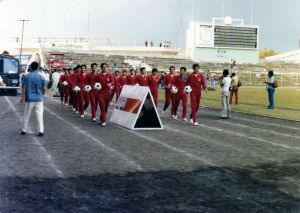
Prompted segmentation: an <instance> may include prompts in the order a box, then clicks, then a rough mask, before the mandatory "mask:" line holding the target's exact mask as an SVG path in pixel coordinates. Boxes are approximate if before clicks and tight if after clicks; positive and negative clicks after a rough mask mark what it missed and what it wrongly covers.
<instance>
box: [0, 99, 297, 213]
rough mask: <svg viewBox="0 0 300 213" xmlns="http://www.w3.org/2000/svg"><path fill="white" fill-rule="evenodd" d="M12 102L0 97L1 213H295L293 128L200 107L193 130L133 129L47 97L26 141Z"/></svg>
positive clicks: (185, 126)
mask: <svg viewBox="0 0 300 213" xmlns="http://www.w3.org/2000/svg"><path fill="white" fill-rule="evenodd" d="M18 101H19V97H14V96H0V107H1V111H0V119H1V122H0V212H1V213H3V212H205V213H206V212H285V213H289V212H293V213H294V212H295V213H296V212H300V157H299V156H300V134H299V129H300V123H299V122H294V121H288V120H280V119H274V118H267V117H261V116H254V115H248V114H242V113H232V119H231V120H220V119H219V117H218V116H219V115H220V112H219V110H215V109H210V108H205V107H201V108H200V111H199V113H198V119H199V121H200V126H199V127H195V126H193V125H191V124H189V123H185V122H183V121H181V120H179V119H178V120H174V119H171V118H169V114H168V115H167V114H164V115H162V117H161V118H162V122H163V125H164V127H165V130H163V131H135V132H134V131H130V130H127V129H125V128H122V127H119V126H117V125H114V124H112V123H108V125H107V127H105V128H103V127H100V126H99V124H98V123H93V122H91V117H90V116H89V115H87V116H86V117H85V118H84V119H82V118H80V117H79V115H76V114H75V113H74V112H72V110H71V108H67V107H65V106H61V105H60V103H59V101H58V99H56V98H54V100H49V99H47V98H46V99H45V104H44V106H45V109H44V110H45V111H44V122H45V136H44V137H42V138H41V137H37V136H36V134H37V133H36V130H35V129H34V128H33V127H34V126H36V125H35V119H31V121H30V129H29V131H28V134H27V136H25V137H24V136H21V135H20V134H19V133H20V127H21V121H20V119H21V117H22V115H23V106H21V105H20V104H18ZM162 105H163V103H162V102H160V103H159V112H161V107H162ZM112 110H113V106H111V107H110V109H109V113H108V117H110V114H111V112H112ZM88 111H89V109H88ZM3 112H7V113H6V114H4V113H3ZM98 113H99V110H98ZM179 115H181V108H180V109H179ZM98 116H99V115H98ZM98 116H97V117H98Z"/></svg>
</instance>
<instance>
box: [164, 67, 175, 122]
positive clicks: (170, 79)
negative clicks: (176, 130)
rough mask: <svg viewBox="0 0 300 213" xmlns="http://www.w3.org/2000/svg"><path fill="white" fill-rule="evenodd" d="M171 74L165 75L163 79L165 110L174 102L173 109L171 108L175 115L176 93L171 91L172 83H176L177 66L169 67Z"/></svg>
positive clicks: (172, 113)
mask: <svg viewBox="0 0 300 213" xmlns="http://www.w3.org/2000/svg"><path fill="white" fill-rule="evenodd" d="M169 70H170V74H167V75H165V77H164V80H163V85H164V87H165V105H164V108H163V111H166V110H167V109H168V107H169V105H170V102H171V103H172V109H171V116H172V118H173V117H174V106H175V94H174V93H171V89H172V88H171V85H173V83H174V79H175V78H174V77H175V75H174V73H175V67H174V66H171V67H170V68H169Z"/></svg>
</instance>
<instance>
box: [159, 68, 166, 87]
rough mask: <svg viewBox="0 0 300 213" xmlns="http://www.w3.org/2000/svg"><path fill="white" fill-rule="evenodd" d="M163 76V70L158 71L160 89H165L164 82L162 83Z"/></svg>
mask: <svg viewBox="0 0 300 213" xmlns="http://www.w3.org/2000/svg"><path fill="white" fill-rule="evenodd" d="M164 78H165V74H164V72H161V73H160V79H159V88H161V89H165V88H164V84H163V82H164Z"/></svg>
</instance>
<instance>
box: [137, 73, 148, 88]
mask: <svg viewBox="0 0 300 213" xmlns="http://www.w3.org/2000/svg"><path fill="white" fill-rule="evenodd" d="M136 81H137V83H138V84H139V85H140V86H145V87H146V86H148V82H147V76H146V75H138V76H137V78H136Z"/></svg>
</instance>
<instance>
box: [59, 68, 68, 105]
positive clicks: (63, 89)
mask: <svg viewBox="0 0 300 213" xmlns="http://www.w3.org/2000/svg"><path fill="white" fill-rule="evenodd" d="M69 77H70V76H69V71H68V70H67V69H65V73H64V74H63V75H61V76H60V78H59V84H60V88H61V97H60V100H61V104H62V105H63V104H64V103H65V105H66V106H68V103H69V91H70V85H69V83H68V78H69ZM63 82H67V83H68V85H64V84H63Z"/></svg>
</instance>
